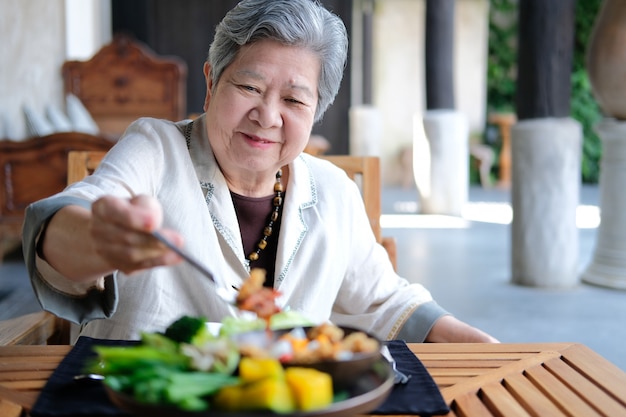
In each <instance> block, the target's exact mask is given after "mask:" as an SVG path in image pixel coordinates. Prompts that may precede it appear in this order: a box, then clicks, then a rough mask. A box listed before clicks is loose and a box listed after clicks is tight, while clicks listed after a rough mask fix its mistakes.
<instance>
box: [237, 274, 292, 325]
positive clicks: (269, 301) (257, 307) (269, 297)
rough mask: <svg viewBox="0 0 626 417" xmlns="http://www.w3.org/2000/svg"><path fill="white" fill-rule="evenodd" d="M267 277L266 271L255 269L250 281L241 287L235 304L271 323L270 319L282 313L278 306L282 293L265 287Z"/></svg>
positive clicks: (247, 280)
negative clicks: (277, 302)
mask: <svg viewBox="0 0 626 417" xmlns="http://www.w3.org/2000/svg"><path fill="white" fill-rule="evenodd" d="M265 275H266V274H265V270H264V269H260V268H253V269H252V270H251V271H250V276H249V277H248V279H246V280H245V281H244V282H243V284H242V285H241V288H240V289H239V292H238V293H237V298H236V300H235V302H236V304H237V307H239V308H240V309H241V310H246V311H251V312H253V313H256V315H257V316H258V317H260V318H262V319H264V320H265V321H266V322H269V319H270V317H272V316H273V315H274V314H276V313H279V312H280V311H281V309H280V307H278V306H277V305H276V298H278V296H280V293H279V292H278V291H276V290H274V289H273V288H268V287H265V286H263V283H264V282H265Z"/></svg>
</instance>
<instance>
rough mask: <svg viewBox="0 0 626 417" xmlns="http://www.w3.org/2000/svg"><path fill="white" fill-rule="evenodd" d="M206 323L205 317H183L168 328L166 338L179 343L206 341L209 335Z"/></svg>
mask: <svg viewBox="0 0 626 417" xmlns="http://www.w3.org/2000/svg"><path fill="white" fill-rule="evenodd" d="M206 321H207V320H206V319H205V318H204V317H190V316H183V317H181V318H179V319H178V320H176V321H175V322H174V323H172V324H170V325H169V326H168V328H167V329H166V330H165V336H166V337H168V338H169V339H172V340H173V341H175V342H178V343H192V344H193V343H194V341H199V340H206V338H207V337H206V336H207V335H208V334H209V332H208V329H207V326H206Z"/></svg>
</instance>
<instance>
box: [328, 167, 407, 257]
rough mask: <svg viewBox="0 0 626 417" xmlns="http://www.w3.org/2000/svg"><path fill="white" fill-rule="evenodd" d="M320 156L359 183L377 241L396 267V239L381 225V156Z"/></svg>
mask: <svg viewBox="0 0 626 417" xmlns="http://www.w3.org/2000/svg"><path fill="white" fill-rule="evenodd" d="M319 158H321V159H325V160H327V161H330V162H332V163H333V164H335V165H337V166H338V167H339V168H341V169H343V170H344V171H346V174H348V177H350V178H351V179H352V180H353V181H355V182H356V183H357V185H359V188H360V189H361V195H362V197H363V201H364V203H365V211H366V212H367V217H368V218H369V221H370V226H372V230H373V231H374V236H376V241H378V243H380V244H381V245H382V246H383V247H384V248H385V249H386V250H387V254H388V255H389V259H390V260H391V263H392V264H393V268H394V269H396V267H397V258H398V255H397V247H396V240H395V239H394V238H393V237H383V236H382V230H381V227H380V216H381V214H382V208H381V184H380V158H378V157H376V156H350V155H320V156H319Z"/></svg>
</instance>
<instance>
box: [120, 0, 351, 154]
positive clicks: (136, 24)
mask: <svg viewBox="0 0 626 417" xmlns="http://www.w3.org/2000/svg"><path fill="white" fill-rule="evenodd" d="M237 3H238V1H237V0H220V1H207V0H183V1H177V2H173V1H171V0H133V1H127V0H112V1H111V5H112V6H111V7H112V26H113V27H112V30H113V33H114V34H115V33H118V32H125V33H129V34H131V35H133V36H134V37H135V38H137V39H138V40H140V41H142V42H144V43H145V44H147V45H148V46H149V47H150V48H151V49H152V50H153V51H154V52H155V53H157V54H159V55H176V56H179V57H180V58H182V59H183V60H184V61H185V62H186V63H187V68H188V77H187V113H201V112H202V105H203V102H204V95H205V82H204V75H203V74H202V66H203V64H204V61H205V60H206V55H207V53H208V50H209V45H210V43H211V41H212V40H213V32H214V30H215V26H216V25H217V24H218V23H219V21H220V20H221V19H222V17H223V16H224V15H225V14H226V12H227V11H228V10H230V9H231V8H233V7H234V6H235V5H236V4H237ZM322 3H323V4H324V5H325V6H326V7H327V8H328V9H330V10H332V11H333V12H334V13H335V14H337V15H338V16H339V17H341V19H342V20H343V21H344V23H345V25H346V28H347V29H348V33H350V27H351V18H352V0H349V1H346V0H324V1H322ZM349 62H350V60H349V59H348V66H347V67H346V69H345V72H344V79H343V83H342V87H341V89H340V90H339V94H338V95H337V97H336V99H335V102H334V104H333V105H332V106H331V108H330V109H329V110H328V111H327V112H326V115H325V116H324V119H323V120H322V121H321V122H320V123H318V124H317V125H316V126H314V128H313V131H314V133H317V134H320V135H323V136H324V137H326V138H327V139H328V140H329V141H330V143H331V149H330V151H329V153H333V154H346V153H348V151H349V149H348V144H349V141H348V110H349V107H350V66H349Z"/></svg>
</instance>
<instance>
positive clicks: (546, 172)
mask: <svg viewBox="0 0 626 417" xmlns="http://www.w3.org/2000/svg"><path fill="white" fill-rule="evenodd" d="M581 145H582V130H581V126H580V123H578V122H577V121H575V120H573V119H569V118H562V119H551V118H546V119H532V120H524V121H521V122H518V123H517V124H515V125H513V127H512V130H511V155H512V188H511V198H512V206H513V223H512V236H511V250H512V252H511V258H512V275H513V276H512V280H513V282H514V283H517V284H522V285H530V286H537V287H552V288H562V287H572V286H574V285H576V284H577V283H578V274H579V272H578V229H577V227H576V208H577V206H578V203H579V196H580V158H581Z"/></svg>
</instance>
